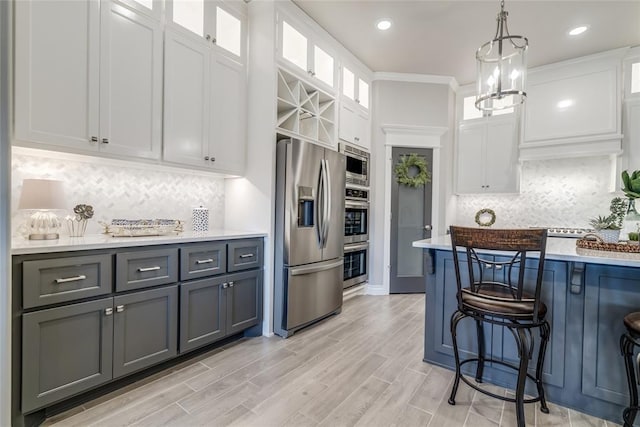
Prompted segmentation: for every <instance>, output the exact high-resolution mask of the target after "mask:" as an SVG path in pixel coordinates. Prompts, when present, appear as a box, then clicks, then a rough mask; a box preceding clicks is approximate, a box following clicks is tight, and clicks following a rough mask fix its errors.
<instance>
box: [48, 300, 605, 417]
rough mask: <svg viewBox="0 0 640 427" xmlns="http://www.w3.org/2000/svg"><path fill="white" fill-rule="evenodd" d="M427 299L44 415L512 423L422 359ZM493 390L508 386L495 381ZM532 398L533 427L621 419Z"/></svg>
mask: <svg viewBox="0 0 640 427" xmlns="http://www.w3.org/2000/svg"><path fill="white" fill-rule="evenodd" d="M423 322H424V295H394V296H362V295H360V296H355V297H353V298H351V299H349V300H347V301H345V304H344V308H343V311H342V313H341V314H340V315H338V316H332V317H331V318H329V319H326V320H325V321H323V322H321V323H320V324H318V325H316V326H314V327H312V328H308V329H307V330H304V331H301V332H299V333H297V334H296V335H294V336H293V337H291V338H289V339H287V340H284V339H281V338H278V337H271V338H265V337H259V338H252V339H242V340H240V341H239V342H235V343H233V344H230V345H227V346H226V347H224V348H221V349H217V350H214V351H212V352H209V353H206V354H204V355H201V356H199V357H197V358H196V359H192V360H190V361H188V362H185V363H182V364H181V365H178V366H176V367H174V368H171V369H169V370H166V371H163V372H160V373H158V374H155V375H153V376H151V377H148V378H146V379H144V380H142V381H140V382H137V383H134V384H131V385H129V386H127V387H125V388H123V389H121V390H118V391H117V392H114V393H111V394H109V395H106V396H103V397H101V398H99V399H96V400H94V401H91V402H89V403H86V404H85V405H83V406H81V407H77V408H75V409H72V410H70V411H68V412H66V413H64V414H60V415H57V416H55V417H52V418H50V419H48V420H46V421H45V425H47V426H50V425H54V426H61V427H62V426H87V425H98V426H124V425H136V426H163V425H168V426H169V425H170V426H196V425H207V426H228V425H229V426H302V427H306V426H391V425H396V426H430V427H443V426H470V427H471V426H473V427H483V426H513V425H515V412H514V409H513V405H512V404H508V403H507V404H505V403H504V402H502V401H499V400H496V399H492V398H489V397H487V396H485V395H483V394H479V393H477V392H475V391H474V390H472V389H470V388H469V387H467V386H465V384H464V383H461V385H460V389H459V391H458V396H457V399H456V402H457V404H456V405H455V406H450V405H449V404H448V403H447V397H446V396H447V395H448V393H449V390H450V384H451V381H452V378H453V374H452V372H451V371H448V370H446V369H442V368H439V367H437V366H432V365H430V364H427V363H424V362H422V352H423V329H424V325H423ZM494 392H497V393H508V392H507V391H506V390H504V389H501V388H498V387H495V390H494ZM550 410H551V413H550V414H548V415H545V414H542V413H541V412H540V411H538V410H536V408H535V407H534V406H533V405H527V413H526V417H527V421H528V422H530V423H531V425H532V426H534V425H535V426H552V425H554V426H571V427H586V426H600V427H608V426H613V425H615V424H613V423H611V422H606V421H604V420H600V419H597V418H593V417H590V416H588V415H585V414H581V413H579V412H575V411H573V410H570V409H567V408H563V407H559V406H556V405H553V404H551V405H550Z"/></svg>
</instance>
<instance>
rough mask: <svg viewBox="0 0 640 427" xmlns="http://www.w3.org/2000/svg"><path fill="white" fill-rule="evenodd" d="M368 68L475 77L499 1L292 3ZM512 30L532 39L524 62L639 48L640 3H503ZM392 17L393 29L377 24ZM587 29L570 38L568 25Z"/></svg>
mask: <svg viewBox="0 0 640 427" xmlns="http://www.w3.org/2000/svg"><path fill="white" fill-rule="evenodd" d="M294 2H295V4H297V5H298V6H299V7H300V8H301V9H302V10H303V11H304V12H305V13H306V14H307V15H309V16H310V17H311V18H313V19H314V20H315V21H316V22H317V23H318V24H320V26H322V27H323V28H324V29H325V30H326V31H327V32H329V33H330V34H331V35H332V36H333V37H334V38H335V39H337V40H338V41H339V42H340V43H342V44H343V45H344V46H345V47H346V48H347V49H349V50H350V51H351V52H352V53H353V54H354V55H355V56H356V57H358V58H359V59H360V60H361V61H362V62H364V64H366V65H367V66H368V67H369V68H370V69H371V70H373V71H381V72H398V73H418V74H430V75H444V76H453V77H455V78H456V80H457V81H458V83H460V84H466V83H471V82H473V81H474V80H475V76H474V74H475V67H476V64H475V51H476V49H477V48H478V47H479V46H480V45H481V44H482V43H485V42H487V41H489V40H490V39H492V38H493V36H494V34H495V31H496V16H497V13H498V12H499V10H500V2H499V1H498V0H492V1H486V0H474V1H462V0H451V1H430V0H421V1H405V0H294ZM505 10H507V12H509V18H508V26H509V31H510V33H511V34H512V35H521V36H525V37H527V38H528V39H529V50H528V62H529V67H535V66H539V65H543V64H549V63H553V62H557V61H561V60H564V59H569V58H575V57H578V56H583V55H588V54H591V53H596V52H602V51H605V50H609V49H614V48H618V47H624V46H638V45H640V0H634V1H613V0H609V1H577V0H574V1H527V0H519V1H518V0H511V1H509V0H507V1H505ZM381 18H390V19H391V21H392V22H393V26H392V27H391V29H390V30H387V31H379V30H377V29H376V28H375V23H376V22H377V21H378V20H379V19H381ZM578 25H588V26H589V30H588V31H587V32H585V33H583V34H582V35H580V36H577V37H569V36H568V35H567V32H568V30H570V29H571V28H574V27H576V26H578Z"/></svg>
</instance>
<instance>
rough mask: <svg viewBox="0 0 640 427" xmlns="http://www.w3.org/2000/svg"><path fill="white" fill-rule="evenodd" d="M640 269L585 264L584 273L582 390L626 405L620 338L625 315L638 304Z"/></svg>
mask: <svg viewBox="0 0 640 427" xmlns="http://www.w3.org/2000/svg"><path fill="white" fill-rule="evenodd" d="M639 282H640V270H638V269H637V268H629V267H614V266H605V265H596V264H587V266H586V269H585V272H584V288H585V292H584V329H583V330H584V343H583V352H582V393H584V394H586V395H587V396H592V397H596V398H598V399H602V400H605V401H607V402H611V403H615V404H618V405H622V406H626V405H628V404H629V397H628V396H629V389H628V386H627V380H626V374H625V369H624V362H623V359H622V356H621V355H620V346H619V340H620V336H621V335H622V333H624V332H625V327H624V323H623V321H622V320H623V319H624V316H626V315H627V314H629V313H632V312H634V311H638V307H640V293H638V283H639Z"/></svg>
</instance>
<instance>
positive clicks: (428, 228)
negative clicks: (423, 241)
mask: <svg viewBox="0 0 640 427" xmlns="http://www.w3.org/2000/svg"><path fill="white" fill-rule="evenodd" d="M432 228H433V227H431V225H425V226H424V229H425V230H427V231H431V229H432Z"/></svg>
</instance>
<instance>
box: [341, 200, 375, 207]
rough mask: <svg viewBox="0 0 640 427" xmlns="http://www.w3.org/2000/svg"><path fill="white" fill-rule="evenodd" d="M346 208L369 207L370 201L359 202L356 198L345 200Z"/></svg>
mask: <svg viewBox="0 0 640 427" xmlns="http://www.w3.org/2000/svg"><path fill="white" fill-rule="evenodd" d="M344 207H345V208H368V207H369V202H357V201H354V200H348V199H347V200H345V201H344Z"/></svg>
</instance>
